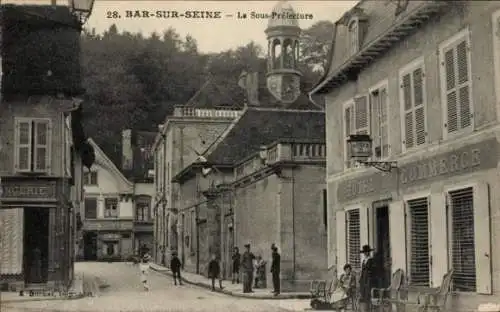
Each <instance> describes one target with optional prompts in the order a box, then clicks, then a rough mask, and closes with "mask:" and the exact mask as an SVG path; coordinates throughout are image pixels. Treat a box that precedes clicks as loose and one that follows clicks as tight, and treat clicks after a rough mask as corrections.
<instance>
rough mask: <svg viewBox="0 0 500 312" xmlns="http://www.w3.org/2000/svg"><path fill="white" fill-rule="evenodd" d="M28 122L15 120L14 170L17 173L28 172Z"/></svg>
mask: <svg viewBox="0 0 500 312" xmlns="http://www.w3.org/2000/svg"><path fill="white" fill-rule="evenodd" d="M31 129H32V128H31V123H30V122H29V121H21V120H16V155H15V156H16V157H15V168H16V169H17V170H18V171H30V169H31V153H32V152H33V151H32V146H31V141H32V130H31Z"/></svg>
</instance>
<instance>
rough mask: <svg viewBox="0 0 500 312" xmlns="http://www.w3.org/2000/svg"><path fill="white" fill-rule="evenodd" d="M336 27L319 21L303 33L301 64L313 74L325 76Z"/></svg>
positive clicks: (327, 22)
mask: <svg viewBox="0 0 500 312" xmlns="http://www.w3.org/2000/svg"><path fill="white" fill-rule="evenodd" d="M334 27H335V26H334V25H333V23H331V22H329V21H319V22H317V23H315V24H314V25H312V26H311V27H309V28H307V29H305V30H303V31H302V34H301V38H300V40H301V45H300V47H301V53H300V54H301V62H303V63H305V64H306V65H307V67H309V68H310V69H311V70H312V71H313V72H318V73H320V74H323V73H324V72H325V70H326V66H327V63H328V53H329V51H330V48H331V45H332V40H333V31H334Z"/></svg>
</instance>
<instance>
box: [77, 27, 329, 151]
mask: <svg viewBox="0 0 500 312" xmlns="http://www.w3.org/2000/svg"><path fill="white" fill-rule="evenodd" d="M332 33H333V24H332V23H330V22H327V21H320V22H318V23H316V24H315V25H313V26H311V27H310V28H309V29H305V30H304V31H303V40H302V46H301V54H302V55H301V57H302V60H301V70H302V72H303V74H304V78H303V88H305V89H307V88H310V87H311V86H312V85H313V84H314V83H315V82H316V81H317V80H318V79H319V78H320V77H321V75H322V74H323V70H324V67H325V65H326V63H325V62H326V60H327V54H328V50H329V48H330V46H331V36H332ZM81 45H82V68H83V78H84V87H85V89H86V95H85V97H86V105H85V108H84V111H85V127H86V132H87V134H88V136H89V137H92V138H94V140H95V141H96V142H97V143H98V144H99V145H100V146H101V147H102V148H103V149H104V150H105V151H106V153H108V154H109V155H110V156H111V155H113V154H114V155H116V154H117V153H119V151H120V141H121V139H120V135H121V130H122V129H124V128H133V129H137V130H144V131H157V129H158V128H157V127H158V124H161V123H162V122H163V121H164V119H165V116H166V115H168V114H171V113H172V111H173V107H174V105H179V104H181V105H182V104H186V103H187V102H188V101H189V99H190V98H192V97H193V95H194V94H196V92H197V91H198V90H199V89H200V88H201V87H202V86H203V85H204V84H205V83H206V82H207V81H208V80H210V81H211V82H213V83H214V84H215V85H216V86H217V88H216V90H214V91H211V90H209V92H213V94H210V95H209V96H208V98H210V99H211V101H212V102H213V103H218V104H219V105H221V106H224V105H234V103H235V102H238V103H239V104H240V105H241V104H242V103H243V90H242V89H241V88H240V87H239V86H238V77H239V75H240V74H241V72H242V71H243V70H247V71H251V70H252V69H255V68H259V64H261V62H263V61H264V57H265V53H266V51H264V50H263V48H262V47H260V46H259V45H257V44H255V43H254V42H250V43H248V44H247V45H245V46H241V47H238V48H236V49H233V50H228V51H223V52H220V53H217V54H204V53H200V52H199V51H198V46H197V42H196V40H195V39H194V38H193V37H191V36H189V35H188V36H186V37H184V38H183V37H181V36H180V35H179V34H178V33H177V32H176V30H175V29H172V28H170V29H168V30H166V31H165V32H164V33H163V34H156V33H153V34H151V35H150V36H149V37H144V36H143V35H141V34H132V33H129V32H123V31H122V32H120V31H119V29H117V27H116V26H115V25H112V26H111V27H110V28H109V29H108V30H107V31H105V32H104V33H103V34H96V32H95V30H90V31H89V30H86V31H84V33H83V35H82V41H81Z"/></svg>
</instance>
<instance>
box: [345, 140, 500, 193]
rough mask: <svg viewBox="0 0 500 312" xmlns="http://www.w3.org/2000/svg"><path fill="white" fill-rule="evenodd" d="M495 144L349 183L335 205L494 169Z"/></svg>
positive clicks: (486, 143)
mask: <svg viewBox="0 0 500 312" xmlns="http://www.w3.org/2000/svg"><path fill="white" fill-rule="evenodd" d="M498 145H499V144H498V141H497V140H496V139H495V138H492V139H488V140H486V141H483V142H480V143H476V144H471V145H469V146H465V147H462V148H459V149H456V150H454V151H450V152H447V153H443V154H440V155H437V156H434V157H429V158H427V159H423V160H420V161H416V162H413V163H409V164H405V165H402V166H400V167H399V168H398V169H397V170H394V171H393V172H392V173H376V174H373V175H369V176H365V177H361V178H355V179H350V180H346V181H342V182H340V183H339V186H338V190H337V199H338V202H339V203H342V202H346V201H349V200H352V199H354V198H356V197H359V196H369V195H370V194H380V193H383V192H390V191H394V190H396V189H397V188H398V187H399V188H406V187H411V186H413V185H417V184H420V183H430V182H433V181H435V180H437V179H440V178H448V177H450V176H453V175H459V174H466V173H471V172H474V171H478V170H485V169H491V168H495V167H496V166H497V163H498Z"/></svg>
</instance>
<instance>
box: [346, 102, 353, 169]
mask: <svg viewBox="0 0 500 312" xmlns="http://www.w3.org/2000/svg"><path fill="white" fill-rule="evenodd" d="M353 121H354V107H353V106H352V105H348V106H347V107H345V110H344V138H345V139H344V140H345V142H344V145H345V148H344V150H345V163H346V167H347V168H350V167H351V150H350V149H349V148H348V145H347V139H349V135H351V134H354V133H353V132H354V131H352V130H353V128H354V124H353Z"/></svg>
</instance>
